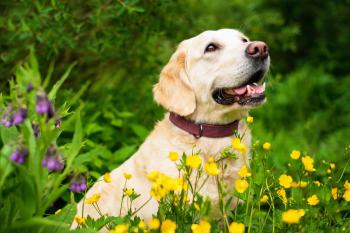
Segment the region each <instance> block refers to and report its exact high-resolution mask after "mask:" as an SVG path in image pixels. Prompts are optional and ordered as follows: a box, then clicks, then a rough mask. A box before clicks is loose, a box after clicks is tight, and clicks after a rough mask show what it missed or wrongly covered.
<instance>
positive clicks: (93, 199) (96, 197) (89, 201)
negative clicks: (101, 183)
mask: <svg viewBox="0 0 350 233" xmlns="http://www.w3.org/2000/svg"><path fill="white" fill-rule="evenodd" d="M100 198H101V195H100V194H99V193H96V194H94V195H92V196H91V197H89V198H86V200H85V203H86V204H95V203H96V202H98V201H99V200H100Z"/></svg>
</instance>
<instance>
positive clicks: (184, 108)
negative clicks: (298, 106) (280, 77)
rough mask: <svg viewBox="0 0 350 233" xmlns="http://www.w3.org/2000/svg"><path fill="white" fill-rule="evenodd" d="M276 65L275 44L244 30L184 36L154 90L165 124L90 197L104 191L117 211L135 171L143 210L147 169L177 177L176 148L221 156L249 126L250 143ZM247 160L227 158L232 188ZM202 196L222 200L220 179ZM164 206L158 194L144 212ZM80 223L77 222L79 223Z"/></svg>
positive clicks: (107, 207) (106, 202)
mask: <svg viewBox="0 0 350 233" xmlns="http://www.w3.org/2000/svg"><path fill="white" fill-rule="evenodd" d="M269 64H270V58H269V54H268V47H267V45H266V44H265V43H264V42H260V41H249V40H248V38H247V37H246V36H245V35H243V34H242V33H241V32H239V31H237V30H233V29H221V30H217V31H205V32H203V33H201V34H199V35H198V36H195V37H193V38H191V39H188V40H184V41H183V42H181V43H180V45H179V46H178V48H177V50H176V52H175V53H174V54H173V55H172V57H171V58H170V61H169V63H168V64H167V65H166V66H165V67H164V68H163V70H162V72H161V74H160V79H159V82H158V83H157V84H156V85H155V86H154V89H153V92H154V99H155V101H156V102H157V103H159V104H160V105H162V106H163V107H164V108H166V109H167V110H168V111H169V113H166V114H165V117H164V119H163V120H161V121H160V122H158V123H157V125H156V126H155V128H154V130H153V131H152V132H151V134H150V135H149V136H148V138H147V139H146V141H145V142H144V143H143V144H142V145H141V146H140V148H139V150H138V151H137V152H136V153H135V154H134V155H133V156H131V157H130V158H129V159H128V160H127V161H126V162H125V163H123V164H122V165H121V166H120V167H118V168H116V169H114V170H113V171H112V172H111V180H112V182H110V183H106V182H103V181H100V182H96V184H95V185H94V186H93V187H92V188H91V189H90V190H89V191H88V192H87V194H86V197H90V196H92V195H94V194H96V193H99V194H100V195H101V198H100V200H99V201H98V206H99V208H100V210H101V212H102V214H105V215H110V216H116V215H119V207H120V203H121V197H122V187H123V184H124V181H125V178H124V176H123V173H131V174H132V175H133V178H132V179H130V180H129V181H128V187H129V188H134V189H135V191H136V193H138V194H141V196H140V197H139V198H137V199H136V200H135V202H134V205H133V206H134V208H135V209H137V208H138V207H140V206H141V205H142V204H143V203H145V202H146V200H148V199H149V197H150V182H149V181H148V180H147V178H146V174H148V173H150V172H152V171H160V172H162V173H165V174H167V175H169V176H172V177H177V174H178V171H177V169H176V166H175V165H174V162H172V161H170V160H169V158H168V155H169V152H170V151H176V152H178V153H179V154H182V152H186V153H189V154H190V153H191V151H192V149H193V145H196V148H198V149H200V150H201V154H200V155H201V156H202V159H203V161H207V160H208V158H209V156H216V155H219V154H220V151H221V150H222V149H223V148H224V147H226V146H228V145H230V144H231V140H232V138H233V137H234V135H233V132H234V130H238V132H239V133H240V134H241V135H242V134H243V132H245V134H244V137H243V142H244V143H245V144H246V145H248V147H249V145H250V140H251V137H250V132H249V129H247V126H246V124H245V122H244V121H243V120H241V121H240V119H242V117H244V116H247V115H248V111H249V110H250V109H251V108H252V107H255V106H258V105H260V104H262V103H263V102H265V95H264V91H265V84H264V76H265V74H266V72H267V71H268V69H269ZM237 154H239V153H238V152H237ZM243 160H248V159H247V157H246V156H241V157H240V158H239V159H237V160H232V161H228V162H227V163H228V164H227V167H228V168H227V169H228V171H226V172H225V173H226V174H227V175H226V177H225V179H226V181H227V184H229V186H230V187H233V184H234V180H235V179H237V177H238V175H237V172H238V170H239V169H240V168H241V167H242V166H243V164H245V163H247V162H248V161H243ZM101 179H102V178H101ZM201 194H202V195H204V196H208V197H209V198H211V200H212V201H214V202H215V200H217V199H218V194H217V189H216V185H215V183H214V181H209V182H207V184H206V186H205V187H203V188H202V190H201ZM124 206H126V205H124ZM157 207H158V206H157V202H156V201H154V200H152V201H150V202H148V203H147V205H146V206H145V207H144V208H142V209H141V210H140V211H139V212H138V215H139V216H140V217H141V218H143V219H149V218H151V217H152V214H154V213H156V212H157ZM77 209H78V210H77V211H78V212H77V215H80V216H81V215H82V214H83V215H84V217H86V216H87V215H90V216H91V217H93V218H98V217H99V214H98V213H97V211H96V210H95V208H94V207H93V206H92V205H87V204H84V205H83V201H81V202H80V203H79V204H78V208H77ZM83 209H84V210H83ZM126 211H127V210H126V209H124V210H123V211H122V213H124V214H125V213H126ZM75 226H76V223H73V226H72V227H75Z"/></svg>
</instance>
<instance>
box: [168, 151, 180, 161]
mask: <svg viewBox="0 0 350 233" xmlns="http://www.w3.org/2000/svg"><path fill="white" fill-rule="evenodd" d="M169 159H170V160H171V161H174V162H175V161H177V160H178V159H179V154H178V153H177V152H175V151H171V152H170V153H169Z"/></svg>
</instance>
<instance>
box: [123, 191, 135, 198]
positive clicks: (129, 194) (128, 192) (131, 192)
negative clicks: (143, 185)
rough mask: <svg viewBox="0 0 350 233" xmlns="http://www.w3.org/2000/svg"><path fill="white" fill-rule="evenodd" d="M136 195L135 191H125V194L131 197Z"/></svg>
mask: <svg viewBox="0 0 350 233" xmlns="http://www.w3.org/2000/svg"><path fill="white" fill-rule="evenodd" d="M133 193H134V190H133V189H125V194H126V195H127V196H128V197H130V196H131V195H132V194H133Z"/></svg>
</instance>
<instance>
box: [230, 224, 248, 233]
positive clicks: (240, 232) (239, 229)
mask: <svg viewBox="0 0 350 233" xmlns="http://www.w3.org/2000/svg"><path fill="white" fill-rule="evenodd" d="M228 231H229V232H230V233H244V224H243V223H238V222H233V223H231V224H230V226H229V228H228Z"/></svg>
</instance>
